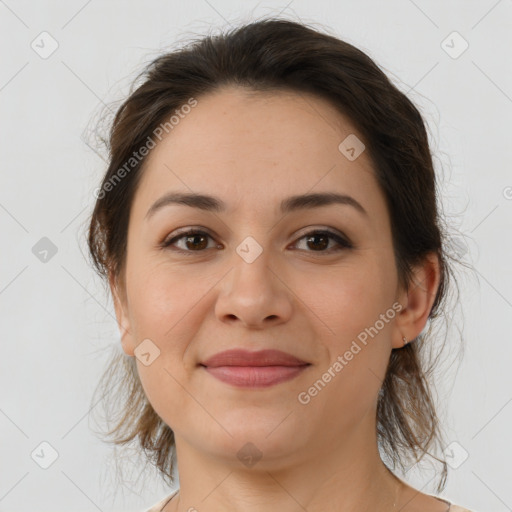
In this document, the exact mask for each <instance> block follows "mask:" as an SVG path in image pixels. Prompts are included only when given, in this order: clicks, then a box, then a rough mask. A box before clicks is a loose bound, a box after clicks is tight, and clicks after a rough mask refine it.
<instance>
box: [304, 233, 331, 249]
mask: <svg viewBox="0 0 512 512" xmlns="http://www.w3.org/2000/svg"><path fill="white" fill-rule="evenodd" d="M317 238H321V239H323V240H324V243H323V244H321V245H322V247H321V249H325V248H326V247H327V246H328V245H329V240H328V237H326V236H325V235H322V234H316V235H311V236H310V237H309V238H308V244H309V242H311V241H312V240H315V239H317Z"/></svg>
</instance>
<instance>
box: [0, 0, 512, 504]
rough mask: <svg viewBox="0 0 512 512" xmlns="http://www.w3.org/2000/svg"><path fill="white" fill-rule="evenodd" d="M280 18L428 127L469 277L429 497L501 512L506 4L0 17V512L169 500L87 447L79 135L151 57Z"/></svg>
mask: <svg viewBox="0 0 512 512" xmlns="http://www.w3.org/2000/svg"><path fill="white" fill-rule="evenodd" d="M278 13H281V15H282V16H286V17H287V18H291V19H302V20H303V21H305V22H312V23H317V24H318V28H322V27H325V28H326V29H327V30H331V32H332V33H333V34H335V35H337V36H339V37H342V38H344V39H346V40H347V41H349V42H351V43H353V44H355V45H356V46H358V47H359V48H361V49H362V50H364V51H366V52H367V53H369V55H370V56H371V57H372V58H374V59H375V60H376V62H377V63H378V64H379V65H380V66H381V67H383V68H384V69H385V70H386V71H387V72H388V74H389V75H390V76H391V77H392V79H393V80H395V82H396V83H397V84H398V85H399V87H400V88H401V90H403V91H404V92H407V93H408V94H409V95H410V97H411V99H412V100H413V101H415V103H416V104H417V105H418V107H420V108H421V110H422V113H423V114H424V116H425V118H426V119H427V122H428V124H429V127H430V130H431V132H432V144H433V147H432V149H433V151H434V152H435V153H436V166H437V167H438V171H439V173H440V176H441V178H442V179H443V180H444V184H443V190H444V204H445V213H446V215H447V216H448V217H449V220H450V221H451V223H452V225H453V226H454V229H458V230H460V232H461V234H462V235H463V238H459V242H458V246H459V245H460V241H461V240H465V241H466V243H467V249H464V248H462V249H457V251H458V253H459V254H460V255H462V256H463V258H464V259H465V260H467V261H469V262H471V263H472V264H473V265H474V267H475V272H473V273H470V274H468V275H467V276H466V277H463V278H461V294H462V295H461V301H460V309H461V313H463V315H462V316H461V315H460V314H459V313H457V318H459V317H460V319H459V328H463V345H464V354H463V359H462V362H461V363H459V362H457V359H456V356H457V350H458V346H459V345H458V344H459V343H460V342H459V341H458V332H457V330H456V329H454V330H453V332H452V333H451V334H450V336H449V337H448V340H449V343H450V345H451V346H452V345H453V350H452V351H451V353H452V359H451V360H450V361H451V362H450V364H449V365H448V369H447V370H445V371H443V372H442V376H443V377H444V378H443V381H442V387H440V392H439V395H440V397H441V400H440V401H441V413H442V415H443V418H444V421H445V431H446V432H447V436H448V439H449V440H450V441H453V442H457V443H459V444H457V445H453V446H455V452H453V453H455V455H454V458H457V457H459V458H460V457H461V454H463V453H464V452H462V450H465V451H466V452H467V453H468V458H467V460H465V461H464V462H463V463H462V464H461V465H460V466H459V467H457V468H456V469H452V470H451V471H450V475H449V479H448V485H447V488H446V491H445V492H444V493H443V496H445V497H447V498H448V499H450V500H452V501H454V502H455V503H459V504H463V505H466V506H468V507H469V508H471V509H473V510H475V511H477V510H478V511H486V512H492V511H495V512H503V511H508V510H512V489H511V487H510V481H511V476H512V475H511V473H512V471H511V469H510V460H511V458H512V446H511V441H510V432H511V428H510V427H511V423H512V404H511V401H512V385H511V384H512V380H511V368H510V362H511V360H512V343H511V339H510V319H511V317H512V315H511V307H512V286H511V284H512V273H511V272H510V261H511V258H510V255H511V227H512V222H511V216H512V200H511V199H512V188H511V187H512V176H511V172H510V171H511V157H510V148H511V145H512V143H511V128H510V127H511V126H512V72H511V64H510V62H511V61H510V49H511V48H512V1H511V0H501V1H495V0H489V1H487V0H486V1H479V2H476V1H462V0H461V1H452V2H441V1H431V2H427V1H422V0H416V1H412V0H392V1H388V2H379V1H377V0H374V1H368V0H367V1H353V2H348V1H338V2H331V1H327V0H315V1H309V2H306V1H301V0H292V1H291V2H290V1H289V0H288V1H284V2H278V1H274V2H268V1H267V2H264V1H262V2H256V1H247V2H244V3H243V4H242V3H241V2H236V1H234V0H208V1H206V0H190V1H187V2H182V1H177V0H173V1H158V0H153V1H145V2H142V1H140V2H134V1H100V0H90V1H86V0H73V1H68V2H64V1H61V2H56V1H54V2H34V1H22V0H5V1H2V0H0V34H1V35H0V37H1V43H2V65H1V67H0V102H1V109H2V110H1V135H0V155H1V159H2V166H1V188H0V226H1V230H2V237H1V249H0V250H1V257H0V261H1V270H0V308H1V315H2V317H1V322H2V323H1V325H2V334H3V340H2V357H1V358H0V379H1V381H0V393H1V394H0V429H1V446H0V510H1V511H7V510H9V511H13V512H14V511H28V510H37V511H49V510H53V511H54V510H64V509H66V510H73V511H76V512H78V511H94V510H101V511H105V512H106V511H114V510H118V511H121V510H123V511H138V510H139V511H140V510H144V508H145V507H147V506H149V505H151V504H153V503H155V502H156V501H157V500H158V499H160V498H161V497H162V496H164V495H165V494H167V493H168V492H169V489H166V488H165V486H163V485H162V484H161V483H160V482H159V480H158V478H157V477H156V475H155V474H154V473H148V480H147V481H146V482H142V480H137V476H138V475H137V471H138V469H137V468H138V467H140V465H139V466H138V464H139V463H137V462H136V459H134V458H129V457H126V462H125V464H126V468H127V471H128V474H130V472H131V474H132V476H131V477H130V478H128V477H126V481H124V482H123V484H122V485H121V486H120V487H118V488H117V487H116V481H115V471H114V463H113V459H112V457H111V453H112V452H111V449H110V447H109V446H107V445H105V444H102V443H101V441H99V440H98V439H97V438H96V437H95V436H94V435H93V433H92V431H91V429H90V426H91V422H90V416H89V414H88V413H89V410H90V407H91V405H92V404H91V394H92V392H93V390H94V388H95V386H96V383H97V380H98V378H99V376H100V373H101V371H102V369H103V365H104V364H105V362H106V360H107V359H106V358H107V356H108V353H107V352H105V350H104V349H105V347H107V348H108V347H111V346H113V345H115V344H118V343H119V333H118V330H117V325H116V323H115V321H114V316H113V315H114V312H113V308H112V303H111V300H110V299H109V298H107V296H106V295H105V294H104V291H103V287H102V285H101V282H100V280H99V279H98V278H97V277H96V276H95V274H94V273H93V271H92V269H91V267H90V266H89V265H88V263H87V257H86V249H85V243H84V233H85V228H86V223H87V219H88V216H89V215H90V212H91V210H92V206H93V202H94V197H93V195H92V191H93V190H94V188H95V187H96V186H97V185H98V183H99V179H100V177H101V175H102V173H103V172H104V169H105V164H104V161H103V160H102V158H101V155H99V154H97V153H96V152H95V151H94V150H93V148H90V147H88V146H87V145H86V144H85V143H84V141H83V135H84V130H85V129H86V128H88V127H91V123H92V125H94V116H97V114H98V113H99V112H100V109H101V107H102V106H103V105H102V104H103V102H105V103H109V102H111V101H113V100H118V99H121V98H122V97H123V94H125V93H126V92H127V89H128V86H129V84H130V81H131V80H132V79H133V78H134V76H135V74H136V73H137V72H138V71H140V70H141V65H142V64H143V63H145V62H147V61H148V60H149V59H150V58H152V57H154V56H156V55H157V54H158V53H159V52H160V50H161V49H164V48H166V47H168V46H169V45H172V44H173V43H175V42H176V41H177V40H178V39H179V40H182V39H184V38H186V37H188V36H194V35H199V34H204V33H206V32H208V31H209V30H210V28H209V27H210V26H212V27H213V28H212V30H218V29H221V28H223V27H227V26H228V25H229V23H235V24H237V23H239V22H244V21H251V20H252V19H254V18H259V17H262V16H265V15H271V14H278ZM43 31H47V32H48V33H49V34H51V37H52V38H54V39H55V40H56V41H57V43H58V48H57V50H56V51H55V52H54V53H53V54H52V55H50V56H49V57H47V58H42V57H41V56H40V55H39V54H38V53H36V51H35V50H34V49H33V48H32V47H31V44H32V42H33V41H34V43H33V45H34V46H35V45H39V48H40V50H39V51H43V50H42V49H41V47H42V46H43V43H42V42H41V38H42V37H44V36H40V34H41V32H43ZM453 31H457V32H458V33H459V34H460V35H461V36H462V37H463V38H464V39H465V40H466V41H467V42H468V43H469V47H468V49H467V50H466V51H465V52H464V53H462V54H461V55H460V56H458V57H457V58H453V57H452V56H450V55H449V54H448V53H447V52H446V51H445V49H446V45H447V44H448V45H450V46H453V48H452V52H456V51H457V50H458V49H459V48H461V46H460V44H461V41H460V40H457V39H455V40H454V39H453V37H452V38H451V39H450V38H449V39H448V40H447V42H446V43H444V45H443V41H444V40H446V38H447V37H448V36H449V35H450V34H451V33H452V32H453ZM452 40H453V43H452V42H451V41H452ZM44 45H45V46H44V47H45V48H46V49H48V48H50V40H49V39H46V40H45V42H44ZM91 119H92V121H91ZM462 235H461V236H462ZM43 237H47V238H48V239H50V240H51V242H52V243H53V244H55V246H56V248H57V253H56V254H55V255H53V256H52V257H50V255H51V253H50V254H49V255H48V260H47V261H46V262H43V261H41V260H40V258H38V257H36V255H35V254H34V252H33V247H34V246H36V244H37V243H38V242H39V241H40V240H41V238H43ZM37 247H38V246H36V248H37ZM36 252H37V251H36ZM453 361H455V362H453ZM43 441H46V442H48V443H50V445H51V446H52V447H53V448H54V449H55V450H56V451H57V452H58V454H59V456H58V458H57V460H56V461H55V462H54V463H53V464H52V465H51V466H50V467H49V468H48V469H42V468H41V467H40V466H39V465H38V464H37V463H36V462H35V460H34V459H33V458H32V457H31V454H32V453H33V451H34V450H36V451H37V450H39V452H38V453H40V460H42V459H44V457H46V456H48V453H49V451H48V449H46V450H45V449H44V446H43V452H44V453H45V455H44V457H43V456H42V453H43V452H41V447H40V443H41V442H43ZM459 445H460V446H459ZM453 446H452V448H453ZM35 458H36V457H35ZM123 460H124V459H123ZM121 462H123V461H121ZM453 465H457V464H456V463H454V464H453ZM417 469H418V468H412V469H411V470H410V472H409V473H408V479H409V481H410V482H411V484H413V485H416V486H417V487H418V488H421V489H422V490H423V491H424V492H432V491H433V488H432V484H431V479H432V476H433V474H429V473H428V472H427V473H425V472H424V473H421V472H419V471H417ZM141 482H142V483H141ZM141 487H142V488H141ZM139 494H140V495H139Z"/></svg>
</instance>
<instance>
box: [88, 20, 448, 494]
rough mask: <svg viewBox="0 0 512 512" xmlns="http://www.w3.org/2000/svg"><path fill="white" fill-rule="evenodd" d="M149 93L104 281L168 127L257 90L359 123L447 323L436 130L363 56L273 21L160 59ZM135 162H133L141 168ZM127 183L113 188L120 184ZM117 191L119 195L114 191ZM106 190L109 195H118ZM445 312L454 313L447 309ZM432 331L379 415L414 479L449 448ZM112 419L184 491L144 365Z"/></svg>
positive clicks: (398, 255) (382, 433) (91, 241)
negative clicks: (434, 259)
mask: <svg viewBox="0 0 512 512" xmlns="http://www.w3.org/2000/svg"><path fill="white" fill-rule="evenodd" d="M139 78H143V82H142V83H141V84H140V85H139V86H137V88H136V89H135V90H134V88H135V82H134V84H133V85H132V89H131V90H130V94H129V97H128V98H127V99H126V100H125V101H124V103H122V105H121V106H120V108H119V109H118V110H117V113H116V114H115V118H114V120H113V123H112V126H111V130H110V134H109V140H108V142H107V143H108V148H109V152H110V156H109V165H108V169H107V172H106V174H105V176H104V178H103V182H102V184H101V193H100V194H99V195H98V197H97V201H96V204H95V207H94V211H93V213H92V216H91V219H90V225H89V231H88V247H89V251H90V254H91V256H92V262H93V264H94V265H95V267H96V269H97V271H98V273H99V274H100V276H102V277H105V278H108V277H112V276H114V277H115V278H116V279H117V278H121V277H122V275H123V268H124V263H125V258H126V251H127V230H128V220H129V215H130V206H131V204H132V201H133V198H134V194H135V193H136V190H137V185H138V183H139V180H140V177H141V174H142V171H143V164H144V161H145V159H144V158H142V159H141V160H140V161H138V162H136V163H134V164H133V166H132V168H131V169H130V170H129V172H127V173H123V177H122V179H120V178H119V170H120V169H121V168H123V166H125V167H124V168H125V170H126V162H127V161H129V160H130V158H132V155H133V154H134V152H137V151H138V150H139V149H140V148H141V147H142V146H144V145H145V144H147V141H148V138H151V137H154V133H155V130H156V129H157V127H158V126H159V125H161V124H162V123H164V122H166V121H167V120H168V118H169V116H170V115H171V114H172V113H173V112H175V111H177V110H178V109H180V108H181V107H182V106H183V105H185V104H187V102H188V101H189V100H190V98H198V97H200V96H201V95H204V94H206V93H209V92H213V91H215V90H217V89H218V88H219V87H221V86H224V85H235V86H239V87H244V88H246V89H247V90H249V91H270V92H272V91H275V90H287V91H292V92H297V93H301V92H304V93H313V94H315V95H317V96H318V97H322V98H324V99H327V100H328V101H329V102H330V103H331V104H332V105H333V106H335V107H336V108H337V109H338V111H339V112H340V113H342V114H343V115H345V116H347V117H348V119H350V120H351V121H352V123H353V124H354V126H355V127H356V128H357V129H358V130H359V132H360V134H361V135H362V136H363V138H364V143H365V145H366V150H367V151H368V152H369V154H370V157H371V159H372V161H373V163H374V167H375V173H376V178H377V180H378V183H379V185H380V187H381V189H382V191H383V193H384V195H385V198H386V203H387V207H388V211H389V215H390V220H391V227H392V239H393V246H394V252H395V259H396V266H397V270H398V275H399V280H400V284H401V285H402V286H403V287H404V288H408V286H411V285H412V284H411V278H412V268H413V267H414V266H415V265H416V264H420V263H421V262H423V261H424V259H425V257H426V256H427V255H428V253H432V252H433V253H436V254H437V256H438V258H439V263H440V272H441V276H440V284H439V288H438V290H437V295H436V297H435V301H434V304H433V307H432V310H431V312H430V315H429V320H433V319H435V318H437V317H438V316H440V314H443V315H445V316H446V308H444V302H445V298H446V296H447V286H448V281H449V277H450V275H452V271H451V267H450V266H449V265H448V258H449V257H450V255H449V254H447V253H446V252H445V250H444V248H443V239H444V233H445V231H444V229H443V227H442V218H441V216H440V211H439V209H440V205H438V204H437V203H436V200H437V186H438V185H437V182H436V176H435V172H434V167H433V161H432V156H431V153H430V149H429V142H428V136H427V132H426V128H425V124H424V121H423V119H422V116H421V115H420V113H419V111H418V109H417V108H416V107H415V106H414V104H413V103H412V102H411V101H410V100H409V99H408V98H407V96H406V95H405V94H403V93H402V92H400V91H399V89H398V88H397V87H396V86H395V85H393V84H392V83H391V81H390V80H389V79H388V77H387V76H386V74H385V73H384V72H383V71H381V69H380V68H379V67H378V66H377V65H376V64H375V63H374V61H373V60H372V59H371V58H370V57H369V56H368V55H366V54H365V53H364V52H362V51H361V50H359V49H357V48H356V47H354V46H352V45H351V44H349V43H347V42H345V41H342V40H340V39H338V38H336V37H334V36H331V35H327V34H325V33H321V32H319V31H317V30H315V29H313V28H311V27H308V26H306V25H304V24H302V23H297V22H294V21H288V20H283V19H277V18H271V19H264V20H261V21H257V22H254V23H250V24H247V25H243V26H241V27H237V28H235V29H232V30H230V31H227V32H225V33H222V34H219V35H209V36H205V37H202V38H200V39H198V40H195V41H192V42H191V43H190V44H188V45H187V46H185V47H183V48H181V49H179V50H175V51H172V52H170V53H165V54H163V55H161V56H159V57H157V58H156V59H154V60H153V61H152V62H151V63H150V64H149V65H148V66H147V67H146V68H145V69H144V71H143V72H142V73H141V74H140V75H139V77H138V79H139ZM132 163H133V162H132ZM116 175H117V183H116V184H115V186H113V187H112V183H113V180H115V179H116ZM108 183H110V184H111V186H108ZM104 191H107V192H106V193H105V192H104ZM443 308H444V309H443ZM431 331H432V322H430V324H429V328H428V332H425V333H424V334H420V335H419V336H418V337H417V339H416V340H414V341H413V342H412V343H410V344H408V345H406V346H405V347H404V348H402V349H399V350H393V351H392V353H391V357H390V361H389V365H388V368H387V373H386V376H385V380H384V382H383V385H382V388H381V390H380V394H379V398H378V406H377V427H378V429H377V434H378V440H379V446H380V448H381V455H385V456H387V457H388V458H389V460H390V461H391V464H392V467H393V469H394V468H395V467H396V466H397V465H399V466H400V467H401V468H402V469H405V468H406V466H408V465H409V463H410V462H411V461H412V462H413V463H415V462H419V461H420V460H421V459H422V457H423V456H424V455H425V454H428V455H430V456H432V457H433V458H435V459H436V460H437V461H438V462H440V463H441V464H442V472H441V477H442V478H441V482H440V483H439V484H438V487H437V489H438V491H440V490H442V489H443V488H444V486H445V481H446V476H447V465H446V462H445V460H444V459H439V458H438V457H436V456H435V455H433V454H431V453H429V449H431V448H432V447H433V446H435V444H440V443H441V440H442V435H441V430H440V424H439V420H438V416H437V413H436V408H435V406H434V400H433V395H432V389H431V383H430V382H429V378H430V376H431V372H432V369H433V365H428V361H429V358H428V355H429V352H431V349H432V343H431V339H430V338H431ZM97 390H100V391H101V392H102V395H103V396H107V398H108V400H109V401H108V402H107V409H108V412H109V414H113V413H114V411H115V410H116V404H117V407H118V411H117V416H116V419H115V426H114V428H113V429H111V430H110V431H109V432H108V433H107V436H111V437H112V438H113V442H114V443H115V444H116V445H123V444H126V443H129V442H130V441H133V440H134V439H136V438H138V442H139V443H140V447H142V449H143V450H144V452H145V454H146V456H147V460H150V461H151V462H152V463H153V464H154V465H155V466H156V467H157V468H158V470H159V471H160V472H161V475H162V476H163V477H164V478H165V479H166V480H167V479H168V482H169V483H171V484H172V482H173V477H172V472H173V469H174V462H175V460H174V457H175V451H174V434H173V431H172V430H171V429H170V428H169V426H168V425H166V424H165V423H164V422H163V421H162V419H161V418H160V417H159V416H158V415H157V413H156V412H155V411H154V410H153V408H152V406H151V404H150V403H149V401H148V400H147V398H146V396H145V393H144V391H143V389H142V386H141V383H140V380H139V378H138V374H137V369H136V364H135V361H134V358H133V357H127V356H126V355H125V354H124V353H122V352H121V351H120V353H118V354H117V355H116V356H115V357H114V359H113V360H112V362H111V363H110V364H109V366H108V368H107V370H106V372H105V373H104V375H103V377H102V380H101V382H100V384H99V386H98V388H97Z"/></svg>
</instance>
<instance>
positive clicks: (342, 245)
mask: <svg viewBox="0 0 512 512" xmlns="http://www.w3.org/2000/svg"><path fill="white" fill-rule="evenodd" d="M208 239H210V240H212V241H213V238H212V236H211V235H210V234H209V233H207V232H205V231H201V230H198V229H192V228H189V229H187V230H185V231H182V232H181V233H178V234H177V235H175V236H173V237H172V238H168V239H166V240H164V242H162V244H161V247H163V248H171V246H175V247H173V248H172V250H177V251H180V252H184V253H187V252H188V253H191V252H202V251H204V250H205V249H211V248H215V247H216V248H217V249H221V248H222V245H219V244H216V243H213V244H212V245H210V246H209V245H208ZM301 240H305V241H306V244H307V245H306V246H307V247H308V248H310V250H307V249H300V250H306V252H323V253H331V252H337V251H341V250H343V249H351V248H353V245H352V244H351V243H350V242H349V241H348V240H346V239H345V238H343V237H342V236H340V235H338V234H337V233H334V232H332V231H329V230H325V229H323V230H319V229H317V230H313V231H310V232H308V233H306V234H305V235H303V236H301V237H300V238H299V239H298V241H301ZM332 241H334V242H335V243H336V244H337V246H336V245H335V246H334V247H330V248H329V245H330V243H331V242H332ZM178 243H181V244H182V245H181V247H180V246H179V245H178ZM297 244H298V242H296V245H297ZM326 249H327V250H326Z"/></svg>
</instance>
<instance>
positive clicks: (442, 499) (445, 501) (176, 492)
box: [160, 489, 452, 512]
mask: <svg viewBox="0 0 512 512" xmlns="http://www.w3.org/2000/svg"><path fill="white" fill-rule="evenodd" d="M178 492H179V489H176V490H175V491H174V492H173V493H172V494H170V495H169V499H168V500H167V501H166V502H165V503H164V505H163V507H162V508H161V509H160V512H161V511H162V510H163V509H164V508H165V507H166V506H167V504H168V503H169V502H170V501H171V500H172V499H173V498H174V496H176V494H178ZM428 496H430V497H431V498H435V499H436V500H439V501H442V502H443V503H446V504H447V505H448V509H447V510H446V512H450V510H451V509H452V503H451V502H450V501H448V500H445V499H444V498H440V497H439V496H435V495H434V494H428Z"/></svg>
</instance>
